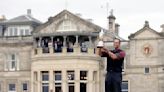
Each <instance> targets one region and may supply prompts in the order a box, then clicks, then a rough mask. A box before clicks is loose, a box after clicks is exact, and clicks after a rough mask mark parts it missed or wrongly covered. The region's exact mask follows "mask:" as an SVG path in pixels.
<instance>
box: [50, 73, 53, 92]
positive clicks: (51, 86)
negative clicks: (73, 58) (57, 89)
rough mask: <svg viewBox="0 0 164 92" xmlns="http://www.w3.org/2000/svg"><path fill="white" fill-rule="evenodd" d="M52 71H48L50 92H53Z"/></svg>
mask: <svg viewBox="0 0 164 92" xmlns="http://www.w3.org/2000/svg"><path fill="white" fill-rule="evenodd" d="M53 78H54V77H53V70H50V71H49V90H50V92H51V90H52V91H53V88H54V82H53Z"/></svg>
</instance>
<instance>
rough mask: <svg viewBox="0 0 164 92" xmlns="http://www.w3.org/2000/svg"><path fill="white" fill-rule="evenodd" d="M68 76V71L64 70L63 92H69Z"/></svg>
mask: <svg viewBox="0 0 164 92" xmlns="http://www.w3.org/2000/svg"><path fill="white" fill-rule="evenodd" d="M67 89H68V87H67V74H66V70H62V92H68V91H67Z"/></svg>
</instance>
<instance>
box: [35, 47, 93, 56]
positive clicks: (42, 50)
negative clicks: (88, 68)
mask: <svg viewBox="0 0 164 92" xmlns="http://www.w3.org/2000/svg"><path fill="white" fill-rule="evenodd" d="M71 53H72V54H90V55H91V54H95V48H82V47H73V48H66V47H62V48H57V49H55V48H53V47H44V48H42V47H39V48H34V49H33V55H34V56H36V55H48V54H49V55H57V54H71Z"/></svg>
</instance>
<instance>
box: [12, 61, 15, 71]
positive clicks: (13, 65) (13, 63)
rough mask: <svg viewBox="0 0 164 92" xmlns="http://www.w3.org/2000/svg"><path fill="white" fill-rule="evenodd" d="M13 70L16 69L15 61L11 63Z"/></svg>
mask: <svg viewBox="0 0 164 92" xmlns="http://www.w3.org/2000/svg"><path fill="white" fill-rule="evenodd" d="M11 68H12V69H14V68H15V61H12V62H11Z"/></svg>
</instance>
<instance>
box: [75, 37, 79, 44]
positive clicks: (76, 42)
mask: <svg viewBox="0 0 164 92" xmlns="http://www.w3.org/2000/svg"><path fill="white" fill-rule="evenodd" d="M78 37H79V36H78V35H76V41H75V46H76V47H77V46H78V43H79V42H78Z"/></svg>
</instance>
